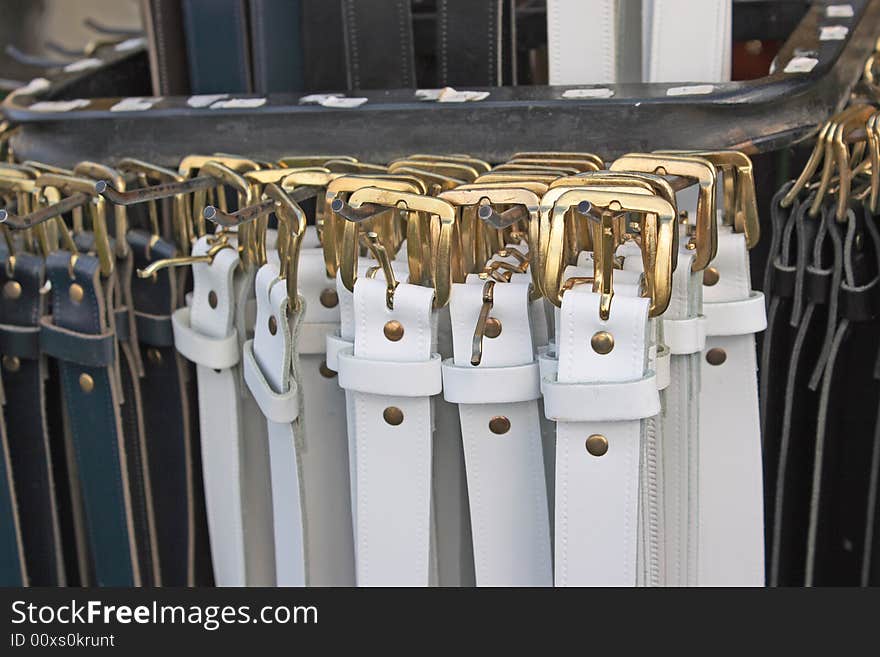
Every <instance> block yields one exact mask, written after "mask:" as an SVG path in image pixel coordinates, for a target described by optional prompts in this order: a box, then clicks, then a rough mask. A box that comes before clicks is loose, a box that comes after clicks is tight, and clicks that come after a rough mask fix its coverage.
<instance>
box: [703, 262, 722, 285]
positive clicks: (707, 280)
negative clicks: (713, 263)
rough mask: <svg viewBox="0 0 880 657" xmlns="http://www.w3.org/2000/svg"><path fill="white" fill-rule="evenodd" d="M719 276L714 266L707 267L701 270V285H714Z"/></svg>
mask: <svg viewBox="0 0 880 657" xmlns="http://www.w3.org/2000/svg"><path fill="white" fill-rule="evenodd" d="M720 278H721V274H719V273H718V270H717V269H715V267H708V268H706V269H705V270H703V285H708V286H712V285H715V284H716V283H718V280H719V279H720Z"/></svg>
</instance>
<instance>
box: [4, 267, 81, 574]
mask: <svg viewBox="0 0 880 657" xmlns="http://www.w3.org/2000/svg"><path fill="white" fill-rule="evenodd" d="M44 278H45V266H44V263H43V258H42V257H40V256H37V255H33V254H30V253H20V254H17V255H16V256H15V257H14V258H10V256H9V254H8V252H6V251H3V252H2V254H0V354H2V364H3V381H4V385H5V390H6V404H5V407H4V418H5V421H6V433H7V441H8V447H9V458H10V463H11V465H12V473H13V475H14V480H15V484H16V491H15V492H16V498H17V500H18V506H19V509H20V510H21V518H20V520H21V523H20V524H21V534H22V541H23V543H24V554H25V561H26V563H27V569H28V572H29V574H30V582H31V584H32V585H34V586H62V585H64V584H65V583H66V581H67V577H66V572H65V570H66V569H65V561H64V542H63V540H62V533H61V525H60V522H59V515H60V514H59V508H58V503H57V501H56V496H55V491H56V490H62V489H63V488H66V487H67V486H68V485H69V484H68V482H67V481H66V479H65V480H63V481H56V479H55V471H54V467H53V462H54V461H56V460H57V461H62V462H63V461H64V459H65V454H64V451H63V449H61V450H59V451H57V452H56V453H53V451H52V443H51V442H50V438H49V422H48V415H47V407H46V390H45V386H48V385H51V382H50V381H48V372H47V365H46V362H45V360H44V359H42V358H41V357H40V318H41V317H42V316H43V315H44V314H45V311H46V295H44V294H42V292H41V290H42V288H43V283H44ZM52 410H55V409H52ZM56 446H57V445H56ZM65 512H66V513H70V512H71V511H70V509H65ZM68 548H69V549H71V550H73V549H74V546H73V545H72V544H71V545H69V546H68Z"/></svg>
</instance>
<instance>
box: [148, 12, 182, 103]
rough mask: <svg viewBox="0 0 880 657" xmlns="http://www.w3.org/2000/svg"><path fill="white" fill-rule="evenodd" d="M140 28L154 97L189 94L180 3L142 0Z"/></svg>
mask: <svg viewBox="0 0 880 657" xmlns="http://www.w3.org/2000/svg"><path fill="white" fill-rule="evenodd" d="M141 7H142V12H141V14H142V15H143V17H144V29H145V30H146V33H147V44H148V50H149V55H150V78H151V80H152V86H153V95H154V96H180V95H183V94H186V93H189V67H188V65H187V57H186V35H185V34H184V21H183V8H182V6H181V2H180V0H143V1H142V2H141Z"/></svg>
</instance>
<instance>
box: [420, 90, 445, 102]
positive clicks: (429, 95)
mask: <svg viewBox="0 0 880 657" xmlns="http://www.w3.org/2000/svg"><path fill="white" fill-rule="evenodd" d="M442 91H443V89H416V98H418V99H419V100H437V99H438V98H439V97H440V93H441V92H442Z"/></svg>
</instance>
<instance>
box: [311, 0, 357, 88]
mask: <svg viewBox="0 0 880 657" xmlns="http://www.w3.org/2000/svg"><path fill="white" fill-rule="evenodd" d="M300 2H301V3H302V50H303V82H304V85H303V89H305V90H306V91H328V90H342V89H345V88H346V87H347V84H348V83H347V79H346V68H345V61H346V58H345V29H344V28H343V18H342V16H343V5H342V2H327V0H300Z"/></svg>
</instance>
